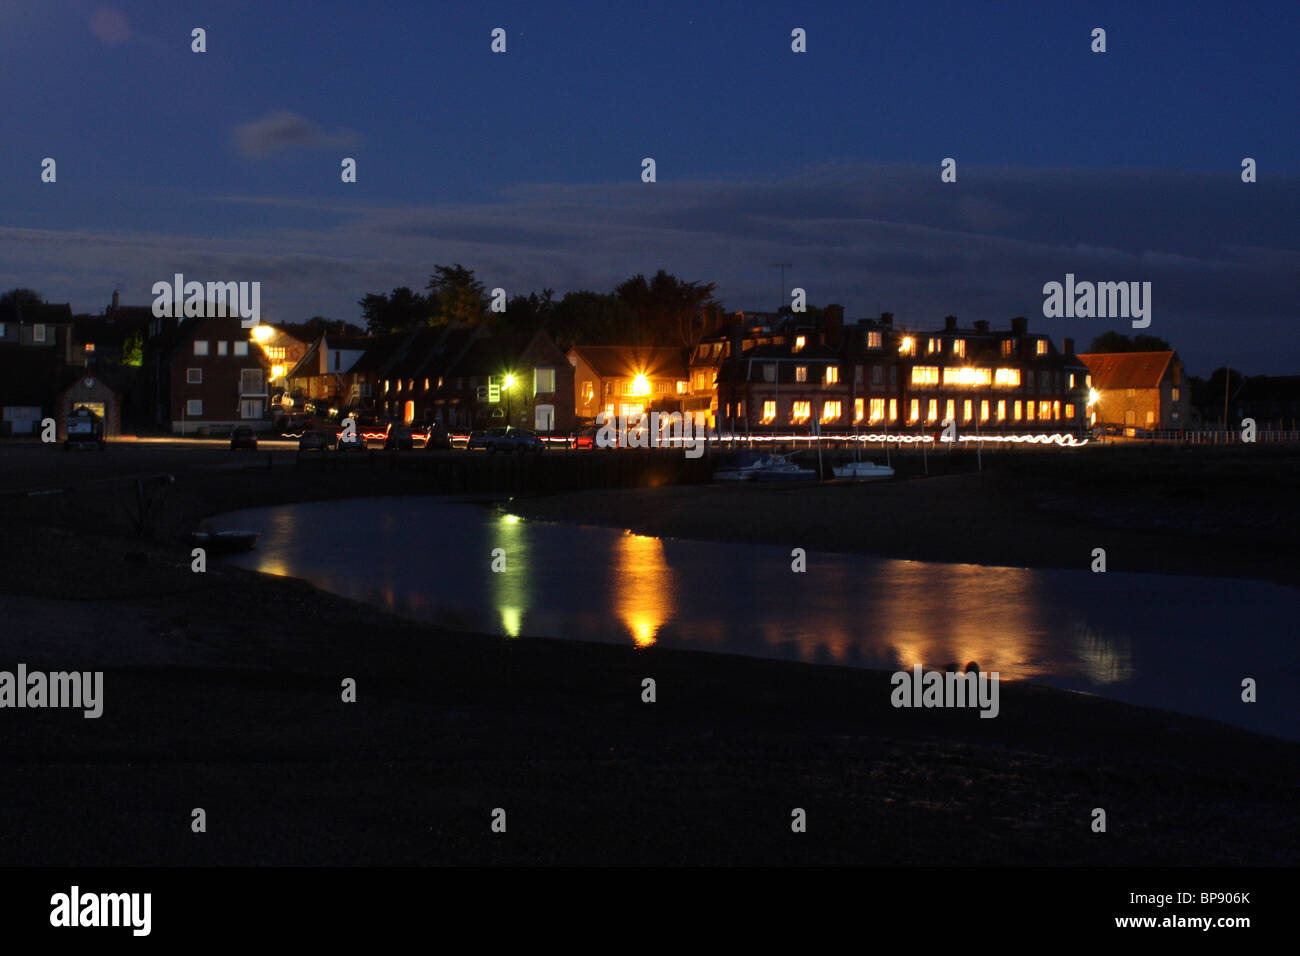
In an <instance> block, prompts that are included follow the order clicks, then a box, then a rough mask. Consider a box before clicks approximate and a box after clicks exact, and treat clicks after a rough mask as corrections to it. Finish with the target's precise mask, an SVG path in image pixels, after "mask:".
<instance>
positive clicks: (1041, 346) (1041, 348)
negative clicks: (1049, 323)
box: [1035, 339, 1047, 355]
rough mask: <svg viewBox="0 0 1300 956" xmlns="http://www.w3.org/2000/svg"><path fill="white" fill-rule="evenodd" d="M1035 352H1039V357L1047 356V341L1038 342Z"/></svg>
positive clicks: (1040, 340)
mask: <svg viewBox="0 0 1300 956" xmlns="http://www.w3.org/2000/svg"><path fill="white" fill-rule="evenodd" d="M1035 351H1037V353H1038V354H1039V355H1046V354H1047V339H1039V340H1038V342H1037V343H1036V345H1035Z"/></svg>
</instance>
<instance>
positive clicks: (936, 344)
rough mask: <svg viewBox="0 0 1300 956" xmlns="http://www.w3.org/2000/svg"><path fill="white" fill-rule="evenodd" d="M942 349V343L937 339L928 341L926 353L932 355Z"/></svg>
mask: <svg viewBox="0 0 1300 956" xmlns="http://www.w3.org/2000/svg"><path fill="white" fill-rule="evenodd" d="M942 347H943V343H942V342H940V341H939V340H938V339H930V341H929V343H928V346H927V348H926V351H927V352H929V353H930V354H931V355H933V354H934V353H935V352H938V351H939V350H940V349H941V348H942Z"/></svg>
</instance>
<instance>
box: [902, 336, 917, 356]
mask: <svg viewBox="0 0 1300 956" xmlns="http://www.w3.org/2000/svg"><path fill="white" fill-rule="evenodd" d="M915 346H916V342H915V341H914V340H913V339H912V337H911V336H910V335H905V336H903V344H902V345H900V346H899V347H898V353H899V354H900V355H911V354H912V349H913V348H914V347H915Z"/></svg>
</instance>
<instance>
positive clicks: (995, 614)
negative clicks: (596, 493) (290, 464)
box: [209, 497, 1300, 739]
mask: <svg viewBox="0 0 1300 956" xmlns="http://www.w3.org/2000/svg"><path fill="white" fill-rule="evenodd" d="M209 526H210V527H211V528H213V529H216V530H223V529H248V530H254V531H259V532H261V534H262V538H261V541H260V542H259V543H258V548H257V550H256V551H254V552H250V553H248V554H246V555H239V556H237V557H232V558H230V559H229V560H231V561H233V562H235V563H237V564H240V565H242V566H244V567H248V568H253V569H255V570H258V571H264V572H268V573H271V574H282V575H291V576H293V577H298V578H303V579H305V580H307V581H311V582H312V583H313V584H316V585H317V586H319V587H321V588H323V589H325V590H327V591H332V592H334V593H337V594H341V595H344V596H346V597H349V598H354V599H357V600H361V601H366V602H369V603H371V604H375V605H378V606H380V607H383V608H385V609H386V610H388V611H391V612H393V613H395V614H401V615H405V616H407V617H412V618H418V619H421V620H426V621H432V622H434V623H437V624H441V625H443V626H446V627H451V628H455V629H459V630H465V631H473V632H477V633H496V634H507V635H511V636H518V635H521V634H523V635H537V636H547V637H562V638H577V639H581V640H591V641H606V642H611V643H621V644H636V645H641V646H648V645H650V644H659V645H662V646H667V647H680V648H688V649H695V650H708V651H719V652H725V653H732V654H744V655H748V656H756V657H773V658H781V659H789V660H802V661H812V662H824V663H834V664H843V665H847V666H851V667H871V668H880V669H889V670H894V669H897V668H899V667H908V668H910V667H911V666H912V665H914V664H916V663H920V664H922V665H924V666H925V667H926V668H939V669H943V668H945V667H947V666H948V665H950V664H958V665H964V664H965V663H966V662H967V661H977V662H978V663H979V665H980V667H981V669H983V670H986V671H998V672H1000V673H1001V675H1002V679H1003V680H1025V679H1032V680H1035V681H1039V682H1041V683H1044V684H1047V685H1050V686H1054V687H1060V688H1065V689H1070V690H1080V691H1086V692H1089V693H1094V694H1099V695H1101V696H1104V697H1110V698H1114V699H1116V700H1123V701H1128V702H1130V703H1135V704H1142V705H1145V706H1150V707H1160V708H1164V709H1167V710H1175V711H1179V712H1182V713H1187V714H1194V715H1197V716H1202V717H1210V718H1213V719H1215V720H1221V721H1224V722H1226V723H1231V724H1236V725H1238V726H1242V727H1247V728H1250V729H1253V730H1257V731H1261V732H1264V733H1271V734H1275V735H1278V736H1285V737H1289V738H1291V739H1300V710H1298V709H1297V708H1295V707H1294V706H1292V705H1291V704H1290V703H1289V702H1290V701H1293V700H1294V699H1295V697H1294V689H1295V687H1296V686H1297V682H1298V681H1300V654H1298V653H1297V650H1296V642H1295V639H1294V631H1293V628H1292V622H1293V619H1294V618H1293V615H1294V609H1295V605H1296V592H1295V591H1294V590H1293V589H1290V588H1285V587H1282V586H1280V585H1273V584H1267V583H1262V582H1254V581H1233V580H1223V579H1214V578H1191V577H1174V576H1167V575H1151V574H1115V573H1108V574H1092V573H1091V572H1089V571H1072V570H1068V571H1067V570H1028V569H1023V568H1000V567H984V566H981V565H971V564H934V563H923V562H916V561H899V560H893V559H884V558H872V557H865V556H860V555H844V554H822V553H817V552H811V553H809V554H808V558H807V568H808V569H807V572H806V573H803V574H795V573H792V571H791V557H790V548H788V547H775V546H761V545H739V544H719V543H710V542H701V541H691V540H680V539H659V538H648V537H644V536H640V535H634V534H628V533H626V532H623V531H616V530H611V529H607V528H595V527H583V526H575V525H560V524H545V523H537V522H527V521H523V520H521V519H519V518H516V517H514V516H512V515H506V514H499V513H497V512H495V511H493V510H492V509H489V508H485V507H483V506H480V505H473V504H466V503H460V502H455V501H452V500H449V499H445V498H428V497H408V498H370V499H353V500H351V501H333V502H313V503H308V504H297V505H283V506H277V507H273V508H258V509H252V510H248V511H240V512H234V513H231V514H227V515H221V516H219V517H217V518H213V519H212V520H211V521H210V522H209ZM796 544H797V542H796ZM496 548H500V549H502V550H503V551H504V553H505V570H504V571H501V572H499V573H494V572H493V571H492V569H491V565H492V560H493V557H492V555H493V550H494V549H496ZM1243 677H1253V678H1255V679H1256V681H1257V682H1258V683H1259V685H1260V690H1259V698H1260V699H1259V702H1258V703H1255V704H1243V703H1241V701H1240V686H1241V680H1242V678H1243Z"/></svg>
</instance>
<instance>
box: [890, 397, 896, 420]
mask: <svg viewBox="0 0 1300 956" xmlns="http://www.w3.org/2000/svg"><path fill="white" fill-rule="evenodd" d="M889 420H890V421H891V422H896V421H898V399H896V398H891V399H890V400H889Z"/></svg>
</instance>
